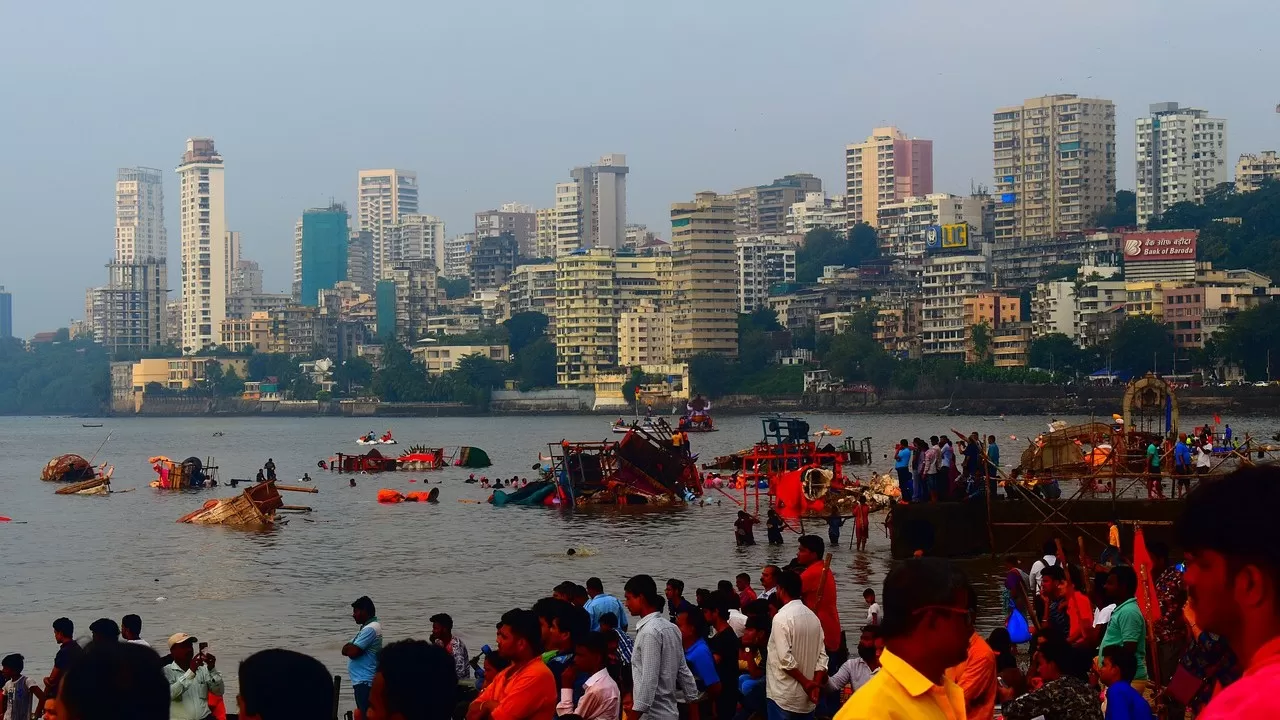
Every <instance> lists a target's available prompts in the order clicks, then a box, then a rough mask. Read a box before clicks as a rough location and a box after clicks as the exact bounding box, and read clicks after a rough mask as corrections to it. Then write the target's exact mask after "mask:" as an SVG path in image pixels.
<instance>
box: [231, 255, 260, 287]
mask: <svg viewBox="0 0 1280 720" xmlns="http://www.w3.org/2000/svg"><path fill="white" fill-rule="evenodd" d="M231 294H232V295H242V294H244V295H260V294H262V267H261V266H259V265H258V263H256V262H254V261H252V260H241V261H240V262H238V263H236V266H235V268H234V269H233V270H232V271H231Z"/></svg>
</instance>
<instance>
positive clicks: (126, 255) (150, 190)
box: [116, 167, 169, 263]
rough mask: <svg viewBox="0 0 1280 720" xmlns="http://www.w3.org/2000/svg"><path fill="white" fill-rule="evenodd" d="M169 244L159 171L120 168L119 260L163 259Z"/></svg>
mask: <svg viewBox="0 0 1280 720" xmlns="http://www.w3.org/2000/svg"><path fill="white" fill-rule="evenodd" d="M168 247H169V246H168V236H167V235H166V234H165V230H164V180H163V179H162V178H161V175H160V171H159V170H155V169H153V168H144V167H136V168H120V169H119V170H117V171H116V262H118V263H133V262H139V261H143V260H163V259H164V258H166V257H167V256H168V254H169V253H168Z"/></svg>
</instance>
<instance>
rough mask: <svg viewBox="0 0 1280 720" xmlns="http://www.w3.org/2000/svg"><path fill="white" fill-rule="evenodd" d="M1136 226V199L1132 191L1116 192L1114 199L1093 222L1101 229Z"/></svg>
mask: <svg viewBox="0 0 1280 720" xmlns="http://www.w3.org/2000/svg"><path fill="white" fill-rule="evenodd" d="M1137 224H1138V197H1137V195H1135V194H1134V192H1133V191H1132V190H1117V191H1116V197H1115V199H1114V200H1112V201H1111V202H1110V203H1107V207H1106V209H1105V210H1103V211H1102V212H1100V213H1098V217H1097V218H1096V219H1095V220H1094V225H1096V226H1097V227H1102V228H1118V227H1134V226H1135V225H1137Z"/></svg>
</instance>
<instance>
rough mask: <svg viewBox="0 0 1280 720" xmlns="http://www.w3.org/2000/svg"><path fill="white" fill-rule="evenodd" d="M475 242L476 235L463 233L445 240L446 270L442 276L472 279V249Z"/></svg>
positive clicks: (442, 271)
mask: <svg viewBox="0 0 1280 720" xmlns="http://www.w3.org/2000/svg"><path fill="white" fill-rule="evenodd" d="M475 242H476V234H475V233H463V234H461V235H458V236H456V237H451V238H449V239H448V240H445V241H444V268H443V269H442V270H441V271H440V274H441V275H443V276H444V277H447V278H453V279H457V278H469V277H471V248H472V247H473V246H474V245H475Z"/></svg>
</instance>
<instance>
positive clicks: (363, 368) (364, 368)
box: [333, 357, 373, 393]
mask: <svg viewBox="0 0 1280 720" xmlns="http://www.w3.org/2000/svg"><path fill="white" fill-rule="evenodd" d="M333 381H334V382H335V383H337V384H336V385H335V388H336V389H337V390H338V391H339V392H343V393H349V392H350V391H352V390H354V389H355V388H367V387H369V386H370V385H372V384H373V364H372V363H370V362H369V361H368V360H366V359H364V358H362V357H351V358H347V359H346V360H344V361H342V362H341V363H339V364H338V366H337V367H336V368H334V369H333Z"/></svg>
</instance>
